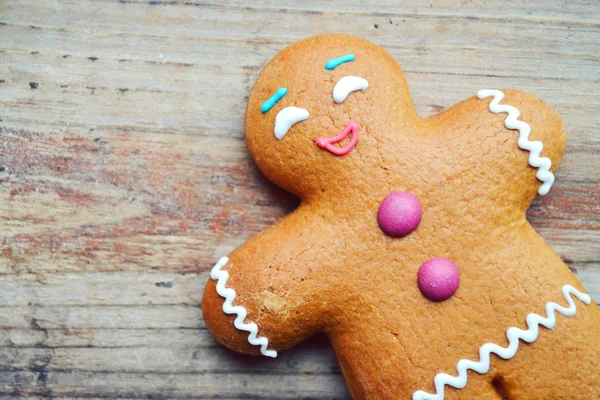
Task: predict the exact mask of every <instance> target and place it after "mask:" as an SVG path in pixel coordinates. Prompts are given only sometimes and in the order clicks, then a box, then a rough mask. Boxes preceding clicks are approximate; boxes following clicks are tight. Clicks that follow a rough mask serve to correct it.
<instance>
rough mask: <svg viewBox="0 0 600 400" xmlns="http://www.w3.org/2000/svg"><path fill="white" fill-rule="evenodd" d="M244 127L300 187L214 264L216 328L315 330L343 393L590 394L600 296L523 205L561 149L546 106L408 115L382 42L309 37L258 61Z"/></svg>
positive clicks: (282, 177)
mask: <svg viewBox="0 0 600 400" xmlns="http://www.w3.org/2000/svg"><path fill="white" fill-rule="evenodd" d="M245 130H246V143H247V146H248V149H249V150H250V153H251V155H252V157H253V158H254V160H255V161H256V164H257V165H258V167H259V168H260V169H261V171H262V172H263V173H264V174H265V175H266V176H267V177H268V178H269V179H270V180H271V181H273V182H274V183H275V184H277V185H278V186H280V187H282V188H284V189H286V190H288V191H290V192H292V193H294V194H295V195H297V196H298V197H300V199H301V204H300V206H299V207H298V208H297V209H296V210H295V211H294V212H292V213H291V214H290V215H288V216H286V217H285V218H283V219H282V220H280V221H279V222H278V223H277V224H275V225H274V226H271V227H269V228H267V229H265V230H264V231H263V232H261V233H260V234H258V235H257V236H255V237H254V238H252V239H250V240H249V241H248V242H246V243H245V244H244V245H242V246H241V247H239V248H237V249H236V250H234V251H233V252H232V253H231V254H230V255H228V257H224V258H223V259H222V260H221V261H219V263H218V264H217V265H216V266H215V267H214V268H213V270H212V271H211V278H212V279H211V280H210V281H209V283H208V285H207V287H206V290H205V292H204V298H203V301H202V311H203V314H204V319H205V321H206V325H207V327H208V329H210V331H211V332H212V333H213V335H214V336H215V337H216V338H217V340H218V341H219V342H221V343H223V344H224V345H226V346H228V347H229V348H231V349H233V350H235V351H239V352H244V353H249V354H257V355H260V354H262V355H264V356H267V357H276V356H277V354H278V352H279V351H281V350H284V349H287V348H290V347H292V346H294V345H295V344H297V343H299V342H301V341H303V340H305V339H307V338H308V337H310V336H311V335H314V334H315V333H317V332H325V334H326V335H327V336H328V338H329V340H330V341H331V344H332V346H333V348H334V350H335V352H336V354H337V357H338V360H339V362H340V365H341V367H342V371H343V373H344V376H345V379H346V382H347V384H348V387H349V389H350V392H351V394H352V397H353V398H355V399H413V400H442V399H446V400H447V399H479V400H482V399H520V400H523V399H598V398H600V345H599V344H598V343H599V340H600V312H599V311H598V308H597V306H596V304H595V303H593V302H592V300H591V299H590V296H589V295H587V294H586V293H585V290H584V289H583V287H582V286H581V284H580V283H579V282H578V280H577V279H576V278H575V276H574V275H573V274H572V273H571V272H570V271H569V269H568V268H567V267H566V266H565V265H564V263H563V262H562V261H561V259H560V258H559V257H558V256H557V255H556V254H555V253H554V252H553V251H552V250H551V248H550V247H549V246H548V245H547V244H546V243H545V242H544V240H543V239H542V238H541V237H540V236H539V235H538V234H537V233H536V232H535V231H534V230H533V228H532V227H531V226H530V225H529V223H528V222H527V220H526V218H525V211H526V210H527V208H528V207H529V205H530V204H531V202H532V201H533V199H534V198H535V196H536V195H537V194H540V195H545V194H546V193H548V191H549V190H550V188H551V186H552V184H553V182H554V172H555V171H556V169H557V167H558V165H559V163H560V161H561V157H562V153H563V151H564V148H565V132H564V128H563V124H562V122H561V120H560V117H559V116H558V115H557V113H556V112H555V111H554V110H553V109H552V108H551V107H550V106H549V105H547V104H546V103H544V102H543V101H541V100H540V99H538V98H536V97H534V96H532V95H529V94H526V93H522V92H518V91H515V90H502V91H499V90H482V91H479V92H478V93H476V94H475V95H474V96H473V97H471V98H469V99H467V100H465V101H463V102H461V103H459V104H457V105H455V106H453V107H451V108H449V109H447V110H445V111H443V112H441V113H440V114H438V115H435V116H432V117H429V118H421V117H419V116H418V115H417V114H416V112H415V108H414V106H413V103H412V99H411V96H410V93H409V90H408V86H407V84H406V82H405V79H404V76H403V74H402V71H401V69H400V67H399V66H398V65H397V64H396V62H395V61H394V60H393V58H392V57H391V56H390V55H389V54H388V53H386V52H385V51H384V50H383V49H381V48H380V47H378V46H376V45H373V44H371V43H369V42H367V41H365V40H362V39H358V38H355V37H351V36H346V35H323V36H316V37H312V38H309V39H306V40H302V41H300V42H297V43H294V44H292V45H291V46H289V47H287V48H285V49H284V50H282V51H281V52H280V53H279V54H277V55H276V56H275V57H274V58H273V60H271V61H270V62H269V63H268V65H267V66H266V67H265V68H264V70H263V71H262V73H261V74H260V76H259V77H258V79H257V81H256V84H255V86H254V88H253V90H252V93H251V96H250V100H249V103H248V108H247V111H246V123H245Z"/></svg>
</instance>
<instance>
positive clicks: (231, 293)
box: [210, 257, 277, 358]
mask: <svg viewBox="0 0 600 400" xmlns="http://www.w3.org/2000/svg"><path fill="white" fill-rule="evenodd" d="M228 262H229V258H227V257H223V258H221V259H220V260H219V262H218V263H217V264H215V266H214V267H213V269H212V270H211V271H210V277H211V278H212V279H213V280H215V281H217V293H218V294H219V296H221V297H223V298H224V299H225V301H224V302H223V312H224V313H225V314H230V315H231V314H235V315H237V318H236V319H235V321H234V322H233V325H234V326H235V327H236V328H237V329H239V330H241V331H246V332H250V335H248V342H249V343H250V344H251V345H253V346H260V352H261V354H262V355H264V356H266V357H271V358H275V357H277V352H276V351H275V350H267V346H268V345H269V340H268V339H267V338H266V337H256V335H257V334H258V326H257V325H256V324H255V323H254V322H250V323H244V320H245V319H246V316H247V315H248V311H246V308H245V307H242V306H234V305H233V300H235V296H236V293H235V290H234V289H233V288H228V287H226V286H225V285H226V284H227V280H228V279H229V273H228V272H227V271H222V270H221V268H223V267H224V266H225V264H227V263H228Z"/></svg>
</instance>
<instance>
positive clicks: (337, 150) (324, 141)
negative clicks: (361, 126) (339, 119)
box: [316, 121, 358, 156]
mask: <svg viewBox="0 0 600 400" xmlns="http://www.w3.org/2000/svg"><path fill="white" fill-rule="evenodd" d="M348 135H351V136H350V142H348V144H347V145H345V146H344V147H336V146H334V144H336V143H339V142H341V141H342V140H344V139H346V138H347V137H348ZM357 142H358V124H357V123H356V122H354V121H350V123H349V124H348V125H347V126H346V128H344V130H343V131H342V133H340V134H339V135H337V136H334V137H330V138H324V137H320V138H318V139H317V141H316V144H317V146H319V147H320V148H322V149H325V150H327V151H328V152H330V153H331V154H335V155H336V156H343V155H345V154H348V153H350V150H352V149H353V148H354V146H356V143H357Z"/></svg>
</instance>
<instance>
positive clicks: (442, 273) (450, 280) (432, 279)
mask: <svg viewBox="0 0 600 400" xmlns="http://www.w3.org/2000/svg"><path fill="white" fill-rule="evenodd" d="M417 281H418V284H419V289H420V290H421V293H423V295H424V296H425V297H427V298H428V299H429V300H432V301H444V300H447V299H449V298H450V297H452V296H453V295H454V293H456V290H457V289H458V285H459V283H460V274H459V272H458V268H457V267H456V265H454V263H453V262H452V261H450V260H448V259H445V258H432V259H431V260H428V261H425V262H424V263H423V265H421V268H419V274H418V278H417Z"/></svg>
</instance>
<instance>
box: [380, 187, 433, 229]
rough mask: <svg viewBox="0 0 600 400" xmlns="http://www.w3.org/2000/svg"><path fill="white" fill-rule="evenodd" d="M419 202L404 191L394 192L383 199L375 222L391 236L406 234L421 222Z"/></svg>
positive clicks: (421, 212)
mask: <svg viewBox="0 0 600 400" xmlns="http://www.w3.org/2000/svg"><path fill="white" fill-rule="evenodd" d="M422 214H423V211H422V210H421V204H419V200H417V198H416V197H415V196H413V195H412V194H410V193H406V192H394V193H392V194H390V195H389V196H388V197H386V198H385V200H383V202H382V203H381V205H380V206H379V210H378V211H377V223H378V224H379V227H380V228H381V230H382V231H384V232H385V233H386V234H388V235H390V236H392V237H402V236H406V235H408V234H409V233H411V232H412V231H414V230H415V229H417V226H419V223H420V222H421V216H422Z"/></svg>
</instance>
